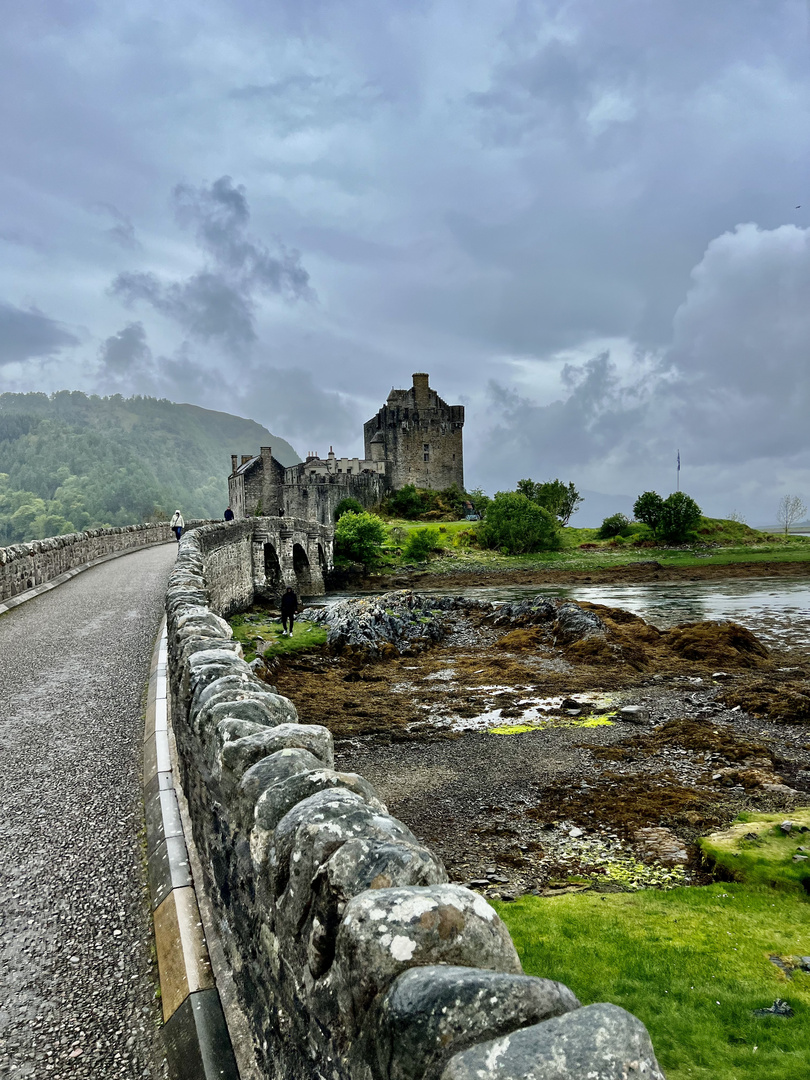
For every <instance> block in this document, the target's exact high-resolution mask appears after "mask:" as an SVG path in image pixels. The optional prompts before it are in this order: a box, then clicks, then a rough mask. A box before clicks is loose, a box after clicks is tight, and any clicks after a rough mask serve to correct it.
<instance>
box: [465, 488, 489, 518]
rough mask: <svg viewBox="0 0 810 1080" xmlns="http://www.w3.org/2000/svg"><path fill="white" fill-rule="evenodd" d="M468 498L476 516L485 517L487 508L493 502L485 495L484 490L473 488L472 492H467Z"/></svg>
mask: <svg viewBox="0 0 810 1080" xmlns="http://www.w3.org/2000/svg"><path fill="white" fill-rule="evenodd" d="M467 498H468V499H469V501H470V502H471V503H472V505H473V510H475V512H476V514H478V515H480V516H481V517H484V515H485V514H486V512H487V507H488V506H489V505H490V503H491V502H492V499H490V497H489V495H486V494H485V493H484V489H483V488H480V487H477V488H473V489H472V491H468V492H467Z"/></svg>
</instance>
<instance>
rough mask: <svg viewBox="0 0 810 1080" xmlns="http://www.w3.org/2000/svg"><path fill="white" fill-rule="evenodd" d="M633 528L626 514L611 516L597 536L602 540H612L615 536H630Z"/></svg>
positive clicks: (606, 519)
mask: <svg viewBox="0 0 810 1080" xmlns="http://www.w3.org/2000/svg"><path fill="white" fill-rule="evenodd" d="M632 531H633V526H632V524H631V523H630V519H629V518H628V517H627V515H626V514H611V515H610V517H606V518H605V520H604V521H603V522H602V524H601V526H600V527H599V532H598V533H597V536H598V537H599V539H600V540H610V539H611V537H614V536H630V534H631V533H632Z"/></svg>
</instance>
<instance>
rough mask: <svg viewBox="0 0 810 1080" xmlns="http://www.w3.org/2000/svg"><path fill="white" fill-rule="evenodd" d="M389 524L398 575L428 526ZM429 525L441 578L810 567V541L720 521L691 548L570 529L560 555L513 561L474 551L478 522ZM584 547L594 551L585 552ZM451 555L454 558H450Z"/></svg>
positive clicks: (391, 568)
mask: <svg viewBox="0 0 810 1080" xmlns="http://www.w3.org/2000/svg"><path fill="white" fill-rule="evenodd" d="M386 524H387V525H388V526H389V540H388V542H387V543H386V545H385V546H384V548H383V551H382V559H381V563H380V566H379V569H380V570H382V571H383V572H388V573H396V572H397V571H398V570H401V569H404V568H406V567H408V566H413V565H414V564H413V562H412V561H409V560H407V559H405V558H404V557H403V556H402V555H401V554H399V553H398V552H399V551H400V550H401V548H402V546H403V544H404V542H405V539H406V538H407V534H408V533H409V532H412V531H413V530H414V529H424V528H425V527H426V523H425V522H423V521H404V520H403V521H400V520H394V521H389V522H387V523H386ZM429 524H430V525H431V526H436V527H437V528H438V529H439V530H440V532H439V542H440V544H441V545H442V548H443V549H444V552H439V553H438V554H437V555H434V556H432V557H431V559H430V570H431V573H438V574H442V573H446V574H455V573H458V572H471V573H473V572H476V571H481V572H498V571H512V570H540V569H543V570H572V571H578V572H582V573H589V572H591V571H598V570H605V569H610V568H612V567H617V566H626V565H627V564H628V563H633V562H642V561H648V560H655V561H656V562H660V563H661V565H662V566H665V567H693V566H707V565H730V564H733V563H758V562H808V563H810V536H808V537H804V536H788V537H785V536H780V535H778V534H775V533H760V532H757V531H756V530H754V529H751V528H749V527H748V526H747V525H743V524H742V523H741V522H736V521H727V520H725V519H721V518H702V519H701V526H700V529H699V530H698V533H697V534H696V536H695V537H694V540H693V542H692V543H691V545H690V546H688V547H677V548H675V547H666V546H661V547H635V546H634V541H636V540H638V538H639V535H641V534H636V535H634V536H631V537H628V538H625V539H622V538H617V539H616V540H599V539H598V537H597V533H598V530H597V529H577V528H572V527H570V526H569V527H568V528H565V529H563V530H562V548H561V549H560V550H559V551H539V552H535V553H534V554H531V555H511V556H510V555H501V554H500V553H499V552H496V551H485V550H479V549H478V548H474V547H470V546H469V540H468V538H469V537H470V534H472V535H474V534H475V530H476V527H477V524H478V523H477V522H469V521H438V522H430V523H429ZM581 544H593V545H596V546H595V547H590V548H586V549H585V550H583V549H582V548H581V547H580V545H581ZM715 545H717V546H715ZM448 554H449V555H451V556H452V557H451V558H448V557H447V555H448ZM420 565H424V564H420Z"/></svg>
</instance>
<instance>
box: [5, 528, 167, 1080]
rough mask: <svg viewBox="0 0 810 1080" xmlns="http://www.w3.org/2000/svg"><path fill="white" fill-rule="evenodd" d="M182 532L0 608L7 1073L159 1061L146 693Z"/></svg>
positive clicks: (94, 1074) (116, 1071)
mask: <svg viewBox="0 0 810 1080" xmlns="http://www.w3.org/2000/svg"><path fill="white" fill-rule="evenodd" d="M175 553H176V547H175V545H168V544H167V545H164V546H161V547H157V548H150V549H148V550H146V551H139V552H135V553H133V554H131V555H125V556H122V557H121V558H118V559H114V560H112V561H110V562H107V563H103V564H101V565H100V566H96V567H93V568H92V569H90V570H88V571H86V572H85V573H83V574H79V575H78V576H77V577H75V578H73V579H71V580H70V581H68V582H66V583H65V584H64V585H60V586H59V587H58V588H56V589H53V590H52V591H50V592H47V593H45V594H43V595H42V596H38V597H35V598H34V599H33V600H30V601H29V602H28V603H25V604H22V605H21V606H20V607H18V608H14V609H12V610H11V611H9V612H7V613H6V614H4V615H2V616H0V1075H9V1076H11V1077H15V1078H17V1077H19V1078H22V1077H36V1078H38V1080H39V1078H42V1077H47V1076H55V1077H65V1078H68V1077H69V1078H74V1077H75V1078H85V1077H86V1078H93V1080H100V1078H104V1080H114V1078H116V1080H117V1078H119V1077H121V1078H124V1077H126V1078H127V1080H129V1078H134V1077H154V1078H157V1077H161V1078H162V1077H164V1076H165V1075H166V1070H165V1062H164V1056H163V1047H162V1042H161V1037H160V1032H159V1027H160V1022H161V1016H160V1007H159V1003H158V1001H157V1000H156V998H155V988H156V968H155V967H154V965H153V960H152V928H151V917H150V911H149V903H148V894H147V888H146V875H145V863H144V850H145V849H144V846H143V800H142V788H141V783H142V780H141V770H142V751H143V708H144V701H145V689H146V683H147V680H148V676H149V663H150V659H151V653H152V648H153V645H154V641H155V637H156V634H157V630H158V626H159V624H160V618H161V614H162V609H163V601H164V597H165V591H166V582H167V579H168V575H169V573H170V570H171V567H172V565H173V563H174V558H175Z"/></svg>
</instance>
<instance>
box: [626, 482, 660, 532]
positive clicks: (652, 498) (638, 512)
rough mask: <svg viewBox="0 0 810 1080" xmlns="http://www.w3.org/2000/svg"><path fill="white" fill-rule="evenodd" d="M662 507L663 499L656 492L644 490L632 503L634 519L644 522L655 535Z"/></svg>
mask: <svg viewBox="0 0 810 1080" xmlns="http://www.w3.org/2000/svg"><path fill="white" fill-rule="evenodd" d="M663 509H664V500H663V499H662V498H661V496H660V495H659V494H658V492H657V491H645V492H644V494H643V495H639V497H638V498H637V499H636V501H635V502H634V503H633V516H634V517H635V519H636V521H642V522H644V524H645V525H646V526H647V527H648V528H650V529H652V531H653V532H654V533H655V534H656V535H657V534H658V526H659V524H660V521H661V513H662V511H663Z"/></svg>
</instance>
